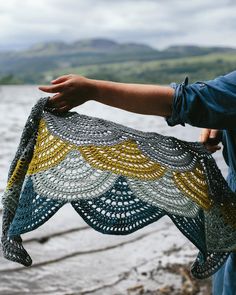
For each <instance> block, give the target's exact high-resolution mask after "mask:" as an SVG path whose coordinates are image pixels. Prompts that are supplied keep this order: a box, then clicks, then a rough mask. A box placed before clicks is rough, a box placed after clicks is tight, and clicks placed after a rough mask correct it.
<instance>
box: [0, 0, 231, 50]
mask: <svg viewBox="0 0 236 295" xmlns="http://www.w3.org/2000/svg"><path fill="white" fill-rule="evenodd" d="M19 5H20V6H19ZM235 8H236V4H235V3H234V1H232V0H224V1H223V0H215V1H214V3H213V1H211V0H192V1H186V0H159V1H158V0H156V1H155V0H119V1H117V0H109V1H108V0H100V1H99V0H96V1H95V0H86V1H82V0H34V1H30V0H25V1H21V2H19V1H17V0H8V1H5V2H2V3H1V4H0V40H1V43H0V49H19V48H24V47H28V46H30V45H32V44H34V43H36V42H44V41H50V40H62V41H66V42H71V41H75V40H78V39H82V38H94V37H108V38H112V39H114V40H117V41H120V42H127V41H131V42H145V43H148V44H150V45H152V46H154V47H159V48H163V47H166V46H169V45H173V44H199V45H222V46H223V45H224V46H233V47H236V32H235V29H234V26H235V25H234V23H235V15H234V14H235V13H234V12H235Z"/></svg>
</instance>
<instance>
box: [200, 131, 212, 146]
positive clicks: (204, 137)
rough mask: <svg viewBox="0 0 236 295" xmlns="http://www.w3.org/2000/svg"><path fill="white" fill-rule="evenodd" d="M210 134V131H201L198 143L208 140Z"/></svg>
mask: <svg viewBox="0 0 236 295" xmlns="http://www.w3.org/2000/svg"><path fill="white" fill-rule="evenodd" d="M210 133H211V129H202V130H201V133H200V138H199V141H200V142H201V143H205V142H207V141H208V139H209V136H210Z"/></svg>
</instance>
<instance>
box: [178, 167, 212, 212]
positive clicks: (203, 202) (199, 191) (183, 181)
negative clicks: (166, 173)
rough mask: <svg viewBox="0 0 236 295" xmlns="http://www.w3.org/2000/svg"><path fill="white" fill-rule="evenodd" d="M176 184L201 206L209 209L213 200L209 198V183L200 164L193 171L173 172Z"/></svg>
mask: <svg viewBox="0 0 236 295" xmlns="http://www.w3.org/2000/svg"><path fill="white" fill-rule="evenodd" d="M173 176H174V181H175V184H176V186H177V187H178V188H179V189H180V190H181V191H182V192H184V194H185V195H187V196H188V197H189V198H191V199H192V200H193V201H194V202H196V203H197V204H198V205H199V206H200V207H202V208H204V209H206V210H209V209H210V208H211V206H212V204H213V201H212V200H211V199H210V198H209V193H208V185H207V182H206V179H205V177H204V173H203V169H202V168H201V166H200V165H198V166H197V167H196V168H195V169H194V170H193V171H188V172H173Z"/></svg>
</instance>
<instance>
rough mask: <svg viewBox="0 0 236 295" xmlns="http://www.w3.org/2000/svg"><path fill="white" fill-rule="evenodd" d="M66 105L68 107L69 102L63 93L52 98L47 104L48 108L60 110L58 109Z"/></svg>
mask: <svg viewBox="0 0 236 295" xmlns="http://www.w3.org/2000/svg"><path fill="white" fill-rule="evenodd" d="M66 105H68V102H67V100H66V99H65V97H64V95H63V94H62V93H58V94H56V95H54V96H52V97H50V98H49V100H48V102H47V107H49V108H56V109H58V108H61V107H64V106H66Z"/></svg>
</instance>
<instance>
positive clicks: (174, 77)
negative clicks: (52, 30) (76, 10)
mask: <svg viewBox="0 0 236 295" xmlns="http://www.w3.org/2000/svg"><path fill="white" fill-rule="evenodd" d="M235 68H236V49H233V48H225V47H199V46H171V47H169V48H167V49H165V50H156V49H154V48H152V47H150V46H148V45H145V44H136V43H117V42H115V41H113V40H109V39H85V40H79V41H76V42H74V43H70V44H68V43H64V42H47V43H39V44H35V45H34V46H33V47H31V48H29V49H28V50H24V51H18V52H2V53H0V84H21V83H28V84H31V83H32V84H41V83H48V82H49V81H50V80H51V79H52V78H54V77H57V76H58V75H61V74H68V73H78V74H82V75H86V76H88V77H91V78H96V79H109V80H114V81H124V82H140V83H165V84H166V83H169V82H170V81H181V80H182V79H183V78H184V77H185V76H186V75H189V76H190V78H191V80H205V79H211V78H214V77H215V76H217V75H221V74H224V73H227V72H229V71H232V70H234V69H235Z"/></svg>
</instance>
